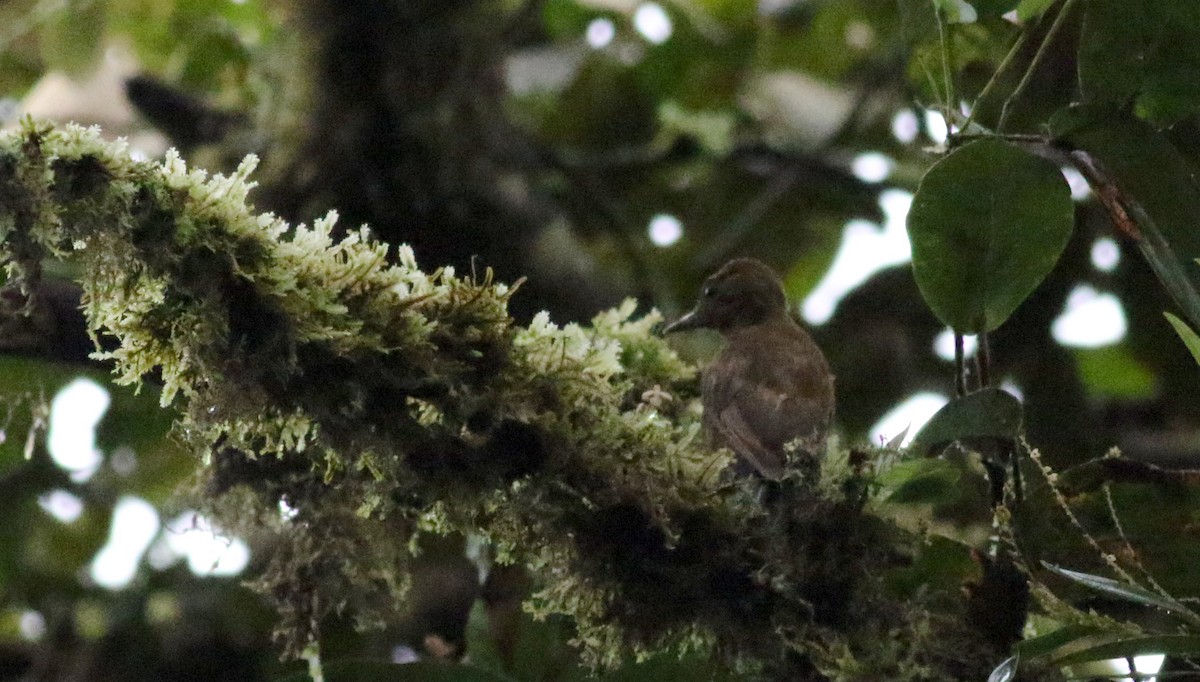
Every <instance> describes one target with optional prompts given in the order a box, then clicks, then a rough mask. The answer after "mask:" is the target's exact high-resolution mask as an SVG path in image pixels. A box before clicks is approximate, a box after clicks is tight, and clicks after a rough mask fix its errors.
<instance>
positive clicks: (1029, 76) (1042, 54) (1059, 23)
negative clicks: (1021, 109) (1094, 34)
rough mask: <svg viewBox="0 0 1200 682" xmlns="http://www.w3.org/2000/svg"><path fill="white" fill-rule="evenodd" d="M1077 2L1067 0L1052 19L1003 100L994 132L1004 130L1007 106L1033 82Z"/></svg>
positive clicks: (1075, 0)
mask: <svg viewBox="0 0 1200 682" xmlns="http://www.w3.org/2000/svg"><path fill="white" fill-rule="evenodd" d="M1078 2H1079V0H1067V1H1066V3H1064V4H1063V8H1062V10H1061V11H1060V12H1059V13H1058V16H1057V17H1055V18H1054V23H1053V24H1051V25H1050V30H1049V31H1047V32H1046V37H1045V38H1043V39H1042V44H1041V45H1039V46H1038V51H1037V54H1035V55H1034V56H1033V61H1031V62H1029V68H1027V69H1025V75H1024V76H1022V77H1021V82H1019V83H1017V87H1016V88H1015V89H1013V91H1012V94H1011V95H1009V96H1008V98H1007V99H1005V100H1004V106H1003V107H1001V108H1000V120H999V121H997V122H996V132H1000V131H1001V130H1003V129H1004V124H1005V123H1006V122H1007V121H1008V115H1009V106H1011V105H1012V103H1013V102H1015V101H1017V100H1018V99H1020V97H1021V95H1023V94H1024V93H1025V89H1026V88H1028V87H1029V83H1030V82H1031V81H1032V80H1033V74H1034V73H1035V72H1037V70H1038V67H1040V66H1041V65H1042V62H1043V61H1044V60H1045V58H1046V55H1047V54H1048V53H1049V52H1050V45H1051V44H1052V43H1053V42H1054V39H1055V38H1057V37H1058V33H1059V31H1061V30H1062V27H1063V25H1064V24H1066V23H1067V21H1066V20H1067V16H1068V15H1069V14H1071V11H1072V10H1074V9H1075V5H1076V4H1078Z"/></svg>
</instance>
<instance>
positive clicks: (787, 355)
mask: <svg viewBox="0 0 1200 682" xmlns="http://www.w3.org/2000/svg"><path fill="white" fill-rule="evenodd" d="M724 362H725V367H724V368H723V369H724V370H725V371H722V372H720V375H719V376H715V375H714V376H712V377H711V379H710V377H706V378H705V379H706V381H705V391H706V393H708V394H709V397H708V398H707V399H706V400H705V403H706V404H707V405H712V406H714V407H716V408H717V409H716V410H715V414H712V415H709V416H707V417H706V420H707V421H708V423H709V425H710V428H711V429H712V430H713V431H714V432H716V433H717V434H718V435H719V436H720V438H721V439H722V440H724V441H725V443H726V444H727V445H728V446H729V447H730V448H731V449H733V450H734V451H735V452H736V453H737V454H738V455H740V456H741V457H743V458H744V459H746V460H747V461H748V462H750V464H751V465H752V466H753V467H754V468H755V469H757V470H758V471H759V472H760V473H762V474H763V475H764V476H768V477H771V478H777V477H778V476H779V475H780V474H781V473H782V471H783V464H784V455H783V446H784V444H786V443H788V442H790V441H792V440H794V439H796V438H820V437H822V436H823V435H824V433H825V429H826V428H827V427H828V425H829V420H830V418H831V417H832V410H833V386H832V383H831V380H830V378H829V369H828V367H827V366H826V365H825V364H824V360H823V359H822V358H821V357H820V356H806V355H805V354H797V353H795V352H787V351H786V350H785V351H784V352H778V353H775V352H768V353H737V354H731V355H730V357H728V358H725V360H724Z"/></svg>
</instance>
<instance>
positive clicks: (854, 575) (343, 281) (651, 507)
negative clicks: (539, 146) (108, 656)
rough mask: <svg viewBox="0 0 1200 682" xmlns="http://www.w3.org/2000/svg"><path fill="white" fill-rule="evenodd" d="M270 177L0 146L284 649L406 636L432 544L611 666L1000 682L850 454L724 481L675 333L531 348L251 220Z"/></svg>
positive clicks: (492, 325)
mask: <svg viewBox="0 0 1200 682" xmlns="http://www.w3.org/2000/svg"><path fill="white" fill-rule="evenodd" d="M253 167H254V160H253V158H250V159H247V161H246V162H244V163H243V164H242V165H241V166H240V167H239V168H238V170H237V172H235V173H234V174H232V175H230V176H228V177H226V176H221V175H214V176H211V177H210V176H208V175H207V174H206V173H204V172H203V171H199V170H189V169H188V168H187V167H186V165H185V164H184V163H183V161H182V160H181V159H180V158H179V157H178V156H177V155H175V154H173V153H169V154H168V155H167V157H166V159H165V160H164V161H163V162H162V163H161V164H159V163H150V162H137V161H133V160H132V159H131V158H130V157H129V155H128V152H127V150H126V148H125V147H124V145H123V143H120V142H108V141H105V140H103V139H102V138H101V137H100V135H99V133H98V131H95V130H85V129H81V128H75V127H67V128H62V129H55V130H48V129H36V128H34V127H32V126H26V128H25V129H24V130H23V131H20V132H17V133H9V134H4V135H0V197H6V198H7V200H6V201H4V207H5V208H4V210H3V211H0V221H2V222H0V225H2V226H3V229H0V240H2V244H0V247H2V249H3V254H4V257H5V258H6V262H7V263H8V264H9V265H10V269H11V270H12V272H13V274H14V275H16V276H18V277H20V278H25V279H26V280H29V279H33V278H36V277H37V276H38V270H37V267H36V266H37V265H38V264H39V263H40V260H41V258H43V257H45V256H47V255H55V254H57V255H62V256H63V257H70V258H74V259H78V260H79V261H80V262H81V266H82V267H81V268H80V271H81V272H83V273H85V275H84V277H83V281H82V285H83V287H84V290H85V297H84V303H85V312H86V314H87V316H88V320H89V323H90V325H91V328H92V330H93V333H97V334H98V333H100V332H103V333H106V334H111V335H113V336H115V337H116V338H117V339H118V341H119V346H118V347H117V348H116V349H115V350H112V351H110V352H103V353H101V352H97V354H96V357H98V358H103V359H107V360H110V361H112V363H113V365H114V367H115V370H114V371H115V373H116V376H117V378H118V380H119V381H123V382H126V383H137V382H139V381H141V380H142V379H143V377H146V376H150V375H156V376H158V377H160V378H161V381H162V384H163V391H162V401H163V403H164V405H167V404H175V405H177V406H178V407H180V408H181V412H182V414H183V415H184V416H183V417H182V418H181V421H180V423H179V427H178V431H179V434H180V435H181V437H182V438H183V439H184V440H185V441H186V442H188V443H189V444H191V446H192V447H193V448H194V449H195V450H196V452H197V453H198V455H199V457H198V461H199V462H200V466H201V469H202V474H203V478H204V479H205V481H206V483H205V485H203V486H202V487H201V489H202V490H204V491H205V493H206V500H205V506H207V507H208V509H209V511H210V512H211V513H212V514H213V515H214V516H215V517H217V518H218V519H219V520H220V521H221V522H223V524H224V525H225V526H227V527H230V528H233V529H238V528H240V529H242V530H243V531H244V532H247V533H264V532H265V533H270V534H272V536H273V537H274V538H275V542H276V546H277V549H276V551H275V552H274V553H273V555H272V556H271V557H270V561H269V565H268V567H267V568H266V569H265V571H264V572H263V573H262V574H261V576H260V577H259V579H258V580H257V581H256V582H257V585H258V587H259V588H260V590H262V591H263V593H264V594H267V595H268V596H269V597H270V598H271V599H273V600H274V602H275V603H276V604H277V606H278V608H279V610H280V614H281V626H280V627H281V630H280V632H281V636H282V638H283V643H284V645H285V648H286V651H288V652H290V653H292V654H296V653H297V652H299V651H300V650H301V649H302V648H303V646H304V645H305V643H306V642H307V641H308V640H309V639H310V638H312V637H315V636H317V633H316V632H315V628H316V627H317V624H318V623H319V622H320V621H321V619H322V618H324V617H325V616H327V615H328V614H331V613H335V612H341V611H343V610H347V609H348V610H349V611H351V612H353V613H355V614H357V615H358V616H359V617H360V618H361V620H362V623H363V624H364V625H370V624H377V623H380V622H383V621H384V620H386V618H388V617H389V615H390V614H391V613H392V611H393V610H394V607H395V605H396V604H397V603H398V602H399V601H400V599H401V597H402V595H403V591H404V588H405V585H406V584H407V577H406V568H405V567H406V565H407V557H408V556H409V551H410V544H411V543H410V540H411V538H412V537H413V534H414V533H415V532H417V531H418V529H426V530H433V531H437V532H462V533H471V534H476V535H480V536H482V537H484V538H486V539H487V540H488V541H490V543H491V545H492V547H493V548H494V551H495V552H496V553H497V554H498V555H499V557H500V558H501V559H502V560H506V561H520V562H524V563H525V564H527V565H529V566H530V567H531V568H532V569H533V570H534V571H535V572H536V573H537V574H538V575H540V576H541V578H542V589H541V590H540V591H539V592H538V593H537V594H536V595H535V596H534V598H533V599H532V601H531V603H530V608H532V609H533V610H534V612H535V613H537V614H539V615H549V614H566V615H569V616H571V617H572V618H573V620H574V622H575V624H576V628H577V633H578V634H577V640H578V643H579V644H580V645H581V646H582V647H583V648H584V650H585V652H586V654H587V657H588V658H589V660H591V661H592V662H593V663H595V664H597V665H607V664H612V663H615V662H617V661H619V660H622V659H623V658H624V657H626V656H628V655H629V654H630V653H637V652H642V653H645V652H650V651H659V650H663V649H670V650H677V651H681V652H689V651H696V650H706V651H710V652H712V653H714V655H720V656H721V657H722V658H723V659H724V660H726V661H727V662H728V663H729V664H730V665H731V666H733V667H734V668H736V669H741V670H747V671H756V672H757V673H759V674H762V675H766V676H774V677H794V676H796V675H799V674H802V673H806V671H808V672H811V671H812V670H814V669H818V670H820V671H821V672H822V673H823V674H825V675H828V676H829V677H831V678H833V679H839V678H840V679H863V678H874V679H882V678H888V679H950V678H952V677H953V676H954V675H958V674H960V673H964V669H963V668H962V666H963V665H966V664H964V663H963V662H962V661H963V659H966V660H972V659H973V661H974V663H973V665H974V667H973V668H972V667H970V666H969V665H968V666H967V668H966V669H965V672H966V673H969V676H974V678H979V676H980V674H983V673H985V672H986V669H987V664H988V662H989V660H990V659H989V658H988V657H989V656H991V655H992V654H994V653H995V652H992V651H990V650H988V649H987V648H986V646H983V645H981V644H980V643H979V642H978V641H975V640H972V639H971V637H970V635H969V633H966V634H962V628H961V616H962V609H961V607H960V606H954V605H953V604H952V605H950V606H949V607H947V606H945V605H941V604H937V603H935V602H934V601H932V600H931V601H924V602H922V601H920V599H915V600H910V601H915V602H916V603H909V601H905V602H901V601H899V600H897V599H896V598H894V597H892V596H889V595H888V594H887V592H886V590H885V589H884V584H885V582H886V580H885V576H886V575H887V573H888V571H889V570H891V569H892V568H893V567H894V566H895V565H897V564H899V565H904V564H905V563H906V561H907V560H906V559H905V558H904V556H905V553H904V551H903V550H904V548H905V547H911V545H912V544H913V543H914V542H919V541H920V540H919V539H918V538H914V537H912V536H910V535H909V534H907V533H905V532H904V531H902V530H901V529H899V528H897V527H896V526H894V525H893V524H891V523H889V522H888V521H886V520H884V519H883V518H881V517H879V516H876V515H874V514H872V513H870V512H869V511H868V512H866V513H864V512H863V504H862V503H863V496H864V495H865V494H866V491H867V490H868V489H869V485H868V483H869V481H868V477H869V475H870V474H869V471H867V469H868V468H865V467H862V466H857V465H847V462H852V461H853V460H854V458H853V457H849V456H847V455H845V453H841V454H840V455H838V456H833V457H830V458H828V460H827V461H828V462H829V463H830V465H829V467H827V471H826V472H825V473H824V474H823V478H822V482H821V483H820V484H819V485H815V484H814V483H813V482H812V481H808V480H805V479H804V477H803V476H799V475H797V476H796V477H793V478H791V479H788V480H786V481H785V482H784V483H783V484H781V485H779V486H777V487H775V486H772V487H770V488H769V489H766V490H760V487H762V486H760V484H759V483H758V482H756V481H744V480H743V481H737V480H732V479H731V477H730V476H729V475H728V474H727V473H726V472H725V468H726V465H727V464H728V462H729V456H728V453H725V452H713V451H712V450H711V449H710V448H708V447H706V446H705V445H704V442H703V438H701V437H700V436H699V409H698V407H697V403H696V393H697V391H696V369H695V368H694V367H692V366H690V365H688V364H687V363H685V362H684V361H682V360H681V359H680V358H679V357H678V356H677V355H676V354H675V352H674V351H673V350H672V349H671V348H670V347H669V346H668V345H667V344H666V343H665V342H664V341H663V340H662V339H661V338H659V337H657V336H655V335H654V333H653V331H652V330H653V328H654V326H655V325H656V324H657V323H658V322H659V321H660V317H659V316H658V314H657V313H656V312H651V313H649V314H647V315H644V316H641V317H635V316H634V311H635V309H636V306H635V304H634V303H633V302H632V301H628V302H626V303H625V304H623V305H622V306H621V307H620V308H618V309H616V310H612V311H607V312H604V313H601V314H600V315H598V316H597V317H596V318H595V319H594V320H593V321H592V324H591V325H590V326H588V327H584V326H580V325H576V324H568V325H565V326H561V327H560V326H558V325H556V324H554V323H553V322H552V321H551V320H550V319H549V317H548V316H547V315H544V314H543V315H539V316H537V317H536V318H535V319H534V320H533V322H532V323H531V324H530V325H529V326H528V327H521V326H518V325H515V324H514V323H513V321H512V319H511V318H510V317H509V316H508V312H507V304H508V300H509V298H510V297H511V296H512V295H513V289H512V288H510V287H508V286H507V285H505V284H502V283H498V282H494V281H493V280H492V278H491V274H490V272H487V273H485V274H484V275H483V276H482V277H478V278H477V277H475V276H472V277H460V276H458V275H457V273H455V272H454V271H453V270H452V269H450V268H443V269H440V270H437V271H435V272H433V273H427V272H425V271H423V270H421V269H420V268H419V267H418V266H417V263H416V260H415V257H414V255H413V253H412V251H411V250H410V249H409V248H407V247H405V246H400V247H398V248H397V249H396V251H395V253H396V256H395V257H394V258H393V257H389V255H388V254H389V247H388V246H387V245H386V244H382V243H379V242H376V241H374V240H373V239H372V238H371V235H370V233H369V231H368V230H366V229H365V228H363V229H360V230H357V231H350V232H349V233H348V234H347V236H346V237H345V238H344V239H341V240H338V241H335V240H334V239H333V237H332V233H333V227H334V224H335V221H336V218H337V217H336V214H330V215H328V216H326V217H325V218H323V219H320V220H317V221H316V222H315V223H314V224H313V225H312V226H311V227H309V226H305V225H298V226H291V225H288V224H286V223H284V222H283V221H281V220H279V219H277V218H275V217H273V216H271V215H255V214H254V213H253V212H252V210H251V209H250V208H249V207H248V205H247V203H246V201H247V193H248V192H249V190H250V188H251V187H252V183H251V182H250V181H249V179H248V178H249V175H250V173H251V171H252V170H253ZM50 188H53V191H51V190H50ZM65 215H69V216H71V220H70V221H62V220H60V219H59V218H60V217H61V216H65ZM835 454H836V453H835ZM836 463H840V464H836ZM281 502H283V503H286V505H288V506H289V507H290V508H292V509H294V510H295V512H296V516H295V517H294V518H291V519H284V518H281V517H280V516H279V512H278V509H279V505H280V503H281ZM935 607H936V608H935ZM931 610H932V611H934V612H936V615H931ZM948 633H956V637H949V636H948ZM951 641H952V642H953V648H950V647H949V646H948V645H947V644H945V643H944V642H951ZM881 642H882V643H888V642H891V644H888V645H886V646H884V645H881ZM951 668H953V672H952V673H951V672H947V671H948V670H950V669H951Z"/></svg>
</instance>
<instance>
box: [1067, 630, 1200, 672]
mask: <svg viewBox="0 0 1200 682" xmlns="http://www.w3.org/2000/svg"><path fill="white" fill-rule="evenodd" d="M1147 654H1150V655H1152V654H1166V655H1168V656H1172V655H1173V656H1189V657H1190V656H1195V655H1196V654H1200V635H1151V636H1149V637H1131V638H1129V639H1121V640H1117V641H1115V642H1106V643H1104V644H1097V645H1096V646H1093V647H1089V648H1087V649H1084V650H1082V651H1075V652H1072V653H1069V654H1067V655H1065V656H1062V657H1061V658H1056V659H1054V660H1053V661H1052V663H1051V664H1052V665H1055V666H1065V665H1076V664H1079V663H1087V662H1088V661H1103V660H1108V659H1112V658H1132V657H1134V656H1144V655H1147Z"/></svg>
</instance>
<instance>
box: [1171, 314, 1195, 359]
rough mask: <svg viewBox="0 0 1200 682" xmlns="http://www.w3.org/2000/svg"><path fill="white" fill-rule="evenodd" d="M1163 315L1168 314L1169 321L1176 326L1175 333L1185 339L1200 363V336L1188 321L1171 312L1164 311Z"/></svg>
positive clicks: (1185, 342) (1184, 341)
mask: <svg viewBox="0 0 1200 682" xmlns="http://www.w3.org/2000/svg"><path fill="white" fill-rule="evenodd" d="M1163 315H1165V316H1166V318H1167V322H1170V323H1171V326H1172V327H1174V328H1175V333H1176V334H1178V335H1179V338H1180V339H1183V343H1184V345H1186V346H1187V349H1188V350H1189V351H1191V353H1192V357H1193V358H1195V359H1196V362H1197V363H1200V336H1197V335H1196V332H1194V331H1192V328H1191V327H1189V326H1187V323H1186V322H1184V321H1183V320H1181V319H1179V318H1178V317H1175V316H1174V315H1172V314H1171V313H1163Z"/></svg>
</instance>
